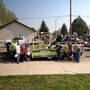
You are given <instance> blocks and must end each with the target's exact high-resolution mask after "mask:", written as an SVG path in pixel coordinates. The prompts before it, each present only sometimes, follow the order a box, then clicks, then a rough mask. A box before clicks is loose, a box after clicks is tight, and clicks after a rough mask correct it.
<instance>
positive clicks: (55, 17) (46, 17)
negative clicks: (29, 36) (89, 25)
mask: <svg viewBox="0 0 90 90" xmlns="http://www.w3.org/2000/svg"><path fill="white" fill-rule="evenodd" d="M78 16H81V17H85V18H90V16H85V15H72V17H78ZM65 17H69V15H63V16H42V17H30V18H27V17H22V18H18V20H22V19H28V20H29V19H58V18H65ZM0 20H13V19H0Z"/></svg>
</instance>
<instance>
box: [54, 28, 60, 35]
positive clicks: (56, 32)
mask: <svg viewBox="0 0 90 90" xmlns="http://www.w3.org/2000/svg"><path fill="white" fill-rule="evenodd" d="M60 34H61V29H60V28H59V29H58V31H56V30H55V31H54V32H53V36H54V37H57V36H58V35H60Z"/></svg>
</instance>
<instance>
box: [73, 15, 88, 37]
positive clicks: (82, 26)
mask: <svg viewBox="0 0 90 90" xmlns="http://www.w3.org/2000/svg"><path fill="white" fill-rule="evenodd" d="M72 32H77V34H78V35H80V36H82V35H83V33H84V32H89V29H88V26H87V24H86V22H85V21H84V20H83V19H82V18H81V17H80V16H78V18H76V19H75V20H74V21H73V23H72Z"/></svg>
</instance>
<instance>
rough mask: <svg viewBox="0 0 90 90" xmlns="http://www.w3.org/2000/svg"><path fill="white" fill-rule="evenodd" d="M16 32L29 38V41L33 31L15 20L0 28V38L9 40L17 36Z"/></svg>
mask: <svg viewBox="0 0 90 90" xmlns="http://www.w3.org/2000/svg"><path fill="white" fill-rule="evenodd" d="M18 34H21V35H23V36H24V37H25V38H30V41H31V40H32V38H33V35H34V32H33V30H31V29H29V28H27V27H25V26H23V25H21V24H19V23H17V22H13V23H11V24H9V25H7V26H5V27H4V28H2V29H1V30H0V40H10V39H13V38H14V37H15V36H18Z"/></svg>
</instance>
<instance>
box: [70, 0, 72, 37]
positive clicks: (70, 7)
mask: <svg viewBox="0 0 90 90" xmlns="http://www.w3.org/2000/svg"><path fill="white" fill-rule="evenodd" d="M71 35H72V0H70V37H71Z"/></svg>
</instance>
